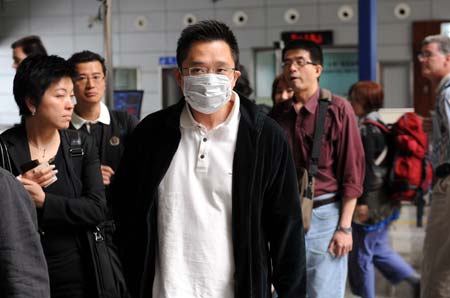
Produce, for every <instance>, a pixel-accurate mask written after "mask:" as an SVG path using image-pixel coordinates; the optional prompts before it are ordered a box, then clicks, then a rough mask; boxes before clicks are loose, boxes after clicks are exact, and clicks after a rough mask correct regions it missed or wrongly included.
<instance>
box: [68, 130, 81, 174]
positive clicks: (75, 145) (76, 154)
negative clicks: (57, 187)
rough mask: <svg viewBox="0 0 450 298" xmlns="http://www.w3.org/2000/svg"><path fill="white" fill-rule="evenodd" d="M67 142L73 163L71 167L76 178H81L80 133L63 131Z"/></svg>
mask: <svg viewBox="0 0 450 298" xmlns="http://www.w3.org/2000/svg"><path fill="white" fill-rule="evenodd" d="M64 132H65V134H66V136H67V139H68V141H69V154H70V157H71V158H72V159H73V160H74V161H75V162H74V163H73V167H74V169H75V172H76V174H77V175H78V177H81V171H82V162H81V161H82V158H83V156H84V153H85V152H84V148H83V146H82V145H83V144H82V140H81V133H80V131H78V130H72V129H67V130H65V131H64Z"/></svg>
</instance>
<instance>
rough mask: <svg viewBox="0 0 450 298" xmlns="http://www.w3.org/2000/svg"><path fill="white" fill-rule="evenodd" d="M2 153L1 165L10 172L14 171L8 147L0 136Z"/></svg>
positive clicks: (0, 150)
mask: <svg viewBox="0 0 450 298" xmlns="http://www.w3.org/2000/svg"><path fill="white" fill-rule="evenodd" d="M0 155H1V159H0V167H2V168H4V169H5V170H7V171H9V172H12V166H11V159H10V157H9V153H8V147H6V144H5V143H4V142H3V140H2V139H1V138H0Z"/></svg>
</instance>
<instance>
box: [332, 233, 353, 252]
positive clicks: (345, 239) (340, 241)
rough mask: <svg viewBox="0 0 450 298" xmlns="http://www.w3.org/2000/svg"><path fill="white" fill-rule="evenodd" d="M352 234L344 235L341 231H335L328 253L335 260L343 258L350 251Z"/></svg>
mask: <svg viewBox="0 0 450 298" xmlns="http://www.w3.org/2000/svg"><path fill="white" fill-rule="evenodd" d="M352 246H353V238H352V234H351V233H350V234H346V233H344V232H343V231H336V232H335V233H334V235H333V238H332V239H331V243H330V246H329V247H328V251H329V252H330V253H331V254H332V255H333V256H334V257H336V258H339V257H343V256H345V255H346V254H348V253H349V252H350V251H351V250H352Z"/></svg>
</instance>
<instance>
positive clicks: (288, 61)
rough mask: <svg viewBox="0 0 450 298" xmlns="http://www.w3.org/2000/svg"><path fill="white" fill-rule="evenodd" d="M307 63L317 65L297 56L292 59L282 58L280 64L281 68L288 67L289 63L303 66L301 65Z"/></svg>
mask: <svg viewBox="0 0 450 298" xmlns="http://www.w3.org/2000/svg"><path fill="white" fill-rule="evenodd" d="M308 64H311V65H317V63H314V62H312V61H307V60H306V59H304V58H297V59H294V60H284V61H283V62H282V63H281V66H282V67H283V68H285V67H290V66H291V65H294V66H300V67H303V66H305V65H308Z"/></svg>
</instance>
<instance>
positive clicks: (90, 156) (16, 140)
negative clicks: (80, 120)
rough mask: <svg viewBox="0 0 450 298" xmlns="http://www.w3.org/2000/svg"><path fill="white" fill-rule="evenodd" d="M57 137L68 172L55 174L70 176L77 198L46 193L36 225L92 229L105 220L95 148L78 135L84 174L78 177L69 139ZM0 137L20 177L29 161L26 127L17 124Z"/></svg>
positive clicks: (89, 138)
mask: <svg viewBox="0 0 450 298" xmlns="http://www.w3.org/2000/svg"><path fill="white" fill-rule="evenodd" d="M60 136H61V145H60V146H62V153H63V156H64V160H65V161H66V164H67V169H68V173H66V172H59V173H58V175H69V177H70V181H71V183H72V185H71V186H72V187H73V189H74V193H75V194H76V197H75V198H71V197H64V196H60V195H55V194H52V193H46V194H45V198H46V199H45V204H44V208H43V210H39V213H38V214H39V215H40V216H39V226H40V228H41V230H43V231H45V230H46V229H47V228H49V229H52V228H54V227H57V228H59V227H62V226H64V227H66V228H71V229H79V228H83V227H84V228H86V227H89V226H95V225H97V224H98V223H100V222H102V221H104V220H105V214H106V201H105V195H104V186H103V181H102V176H101V173H100V164H99V160H98V155H97V152H96V148H95V145H94V143H93V140H92V138H91V137H89V136H87V135H85V134H83V133H81V134H80V136H81V137H82V138H83V140H82V141H81V143H82V144H83V150H84V155H83V174H82V176H81V177H79V176H78V175H77V174H76V172H75V170H74V162H73V161H72V156H71V154H70V152H69V150H70V148H71V147H70V143H69V138H68V136H67V134H66V133H65V131H64V130H63V131H60ZM2 137H3V140H4V141H5V144H6V145H7V146H8V150H9V154H10V157H11V163H12V171H13V174H14V175H16V176H17V175H19V174H21V171H20V166H21V165H22V164H24V163H26V162H28V161H30V160H31V157H30V151H29V149H28V140H27V134H26V131H25V127H24V126H22V125H19V126H15V127H13V128H11V129H8V130H7V131H5V132H4V133H3V134H2Z"/></svg>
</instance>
